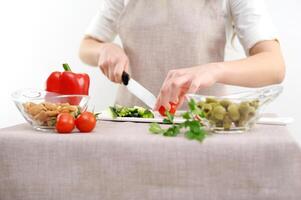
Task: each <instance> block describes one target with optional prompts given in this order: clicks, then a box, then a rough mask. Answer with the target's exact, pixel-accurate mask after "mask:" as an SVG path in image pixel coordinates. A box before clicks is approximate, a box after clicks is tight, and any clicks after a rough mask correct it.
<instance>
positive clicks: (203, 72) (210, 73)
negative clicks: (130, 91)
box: [154, 63, 221, 110]
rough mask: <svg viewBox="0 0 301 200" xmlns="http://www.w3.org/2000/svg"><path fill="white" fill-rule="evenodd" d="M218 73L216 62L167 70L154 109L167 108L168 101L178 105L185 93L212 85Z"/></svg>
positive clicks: (168, 107) (216, 79)
mask: <svg viewBox="0 0 301 200" xmlns="http://www.w3.org/2000/svg"><path fill="white" fill-rule="evenodd" d="M220 74H221V70H220V66H219V64H218V63H211V64H206V65H202V66H197V67H191V68H182V69H177V70H171V71H169V72H168V74H167V77H166V79H165V81H164V83H163V85H162V87H161V90H160V93H159V96H158V98H157V103H156V106H155V108H154V109H155V110H158V109H159V108H160V107H161V106H163V107H165V108H166V109H167V110H169V109H170V104H169V102H172V103H176V104H178V106H179V107H180V106H181V105H182V104H183V101H184V100H185V94H187V93H188V92H189V93H195V92H197V91H198V90H201V89H205V88H208V87H210V86H212V85H213V84H215V83H216V82H217V81H218V80H219V76H220Z"/></svg>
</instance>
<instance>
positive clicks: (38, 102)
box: [12, 89, 89, 131]
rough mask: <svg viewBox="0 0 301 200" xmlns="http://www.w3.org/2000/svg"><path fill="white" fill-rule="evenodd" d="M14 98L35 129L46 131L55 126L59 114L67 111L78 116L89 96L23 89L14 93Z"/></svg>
mask: <svg viewBox="0 0 301 200" xmlns="http://www.w3.org/2000/svg"><path fill="white" fill-rule="evenodd" d="M12 100H13V101H14V103H15V105H16V106H17V108H18V110H19V111H20V113H21V114H22V116H23V117H24V118H25V120H26V121H27V122H28V123H29V124H30V125H31V126H32V127H33V128H34V129H36V130H41V131H46V130H49V129H53V128H54V126H55V122H56V117H57V115H58V114H60V113H64V112H65V113H70V114H72V115H74V116H76V115H77V114H78V113H79V112H82V111H84V110H86V109H87V106H88V101H89V96H87V95H61V94H57V93H53V92H47V91H43V90H35V89H22V90H18V91H16V92H14V93H13V94H12Z"/></svg>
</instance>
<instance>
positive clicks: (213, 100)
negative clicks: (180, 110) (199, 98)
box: [206, 97, 218, 103]
mask: <svg viewBox="0 0 301 200" xmlns="http://www.w3.org/2000/svg"><path fill="white" fill-rule="evenodd" d="M217 102H218V100H217V99H215V98H213V97H207V98H206V103H217Z"/></svg>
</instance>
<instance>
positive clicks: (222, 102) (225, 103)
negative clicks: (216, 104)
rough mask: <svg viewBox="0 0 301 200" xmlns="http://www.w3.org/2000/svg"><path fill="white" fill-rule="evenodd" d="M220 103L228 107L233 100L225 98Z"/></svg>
mask: <svg viewBox="0 0 301 200" xmlns="http://www.w3.org/2000/svg"><path fill="white" fill-rule="evenodd" d="M220 104H221V105H222V106H223V107H224V108H226V109H227V108H228V107H229V106H230V105H231V101H229V100H227V99H224V100H221V101H220Z"/></svg>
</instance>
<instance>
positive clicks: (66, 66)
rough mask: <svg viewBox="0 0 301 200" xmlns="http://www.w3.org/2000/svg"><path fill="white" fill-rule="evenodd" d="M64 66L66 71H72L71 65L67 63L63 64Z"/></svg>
mask: <svg viewBox="0 0 301 200" xmlns="http://www.w3.org/2000/svg"><path fill="white" fill-rule="evenodd" d="M63 68H64V70H65V71H68V72H71V71H72V70H71V68H70V66H69V65H68V64H67V63H64V64H63Z"/></svg>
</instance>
